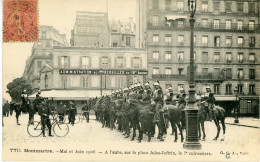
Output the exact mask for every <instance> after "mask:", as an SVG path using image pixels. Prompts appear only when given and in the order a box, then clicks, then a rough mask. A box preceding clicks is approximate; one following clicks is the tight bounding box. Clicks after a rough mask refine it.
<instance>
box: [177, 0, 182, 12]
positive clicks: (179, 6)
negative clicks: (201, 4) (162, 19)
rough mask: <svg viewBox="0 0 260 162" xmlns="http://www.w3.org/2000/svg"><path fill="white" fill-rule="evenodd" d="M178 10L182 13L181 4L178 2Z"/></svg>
mask: <svg viewBox="0 0 260 162" xmlns="http://www.w3.org/2000/svg"><path fill="white" fill-rule="evenodd" d="M178 10H179V11H182V10H183V2H180V1H179V2H178Z"/></svg>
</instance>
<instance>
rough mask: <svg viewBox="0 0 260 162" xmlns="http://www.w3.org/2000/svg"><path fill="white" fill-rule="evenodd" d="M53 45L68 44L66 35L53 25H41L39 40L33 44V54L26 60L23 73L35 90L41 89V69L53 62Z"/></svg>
mask: <svg viewBox="0 0 260 162" xmlns="http://www.w3.org/2000/svg"><path fill="white" fill-rule="evenodd" d="M53 46H68V43H67V40H66V35H65V34H60V33H59V32H58V31H57V30H56V29H54V28H53V27H52V26H40V27H39V37H38V42H35V43H34V44H33V47H32V54H31V56H30V57H29V58H28V59H27V60H26V66H25V70H24V73H23V78H24V79H25V80H27V81H28V82H29V83H30V84H31V85H32V88H33V92H36V91H38V90H39V86H40V75H39V74H40V73H39V70H40V69H41V68H42V67H43V65H45V64H49V65H51V64H52V61H51V55H52V51H53Z"/></svg>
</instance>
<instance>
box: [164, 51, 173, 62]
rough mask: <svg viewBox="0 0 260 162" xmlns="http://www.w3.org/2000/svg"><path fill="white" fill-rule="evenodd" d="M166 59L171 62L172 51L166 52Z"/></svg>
mask: <svg viewBox="0 0 260 162" xmlns="http://www.w3.org/2000/svg"><path fill="white" fill-rule="evenodd" d="M165 59H166V61H170V60H171V59H172V52H171V51H166V52H165Z"/></svg>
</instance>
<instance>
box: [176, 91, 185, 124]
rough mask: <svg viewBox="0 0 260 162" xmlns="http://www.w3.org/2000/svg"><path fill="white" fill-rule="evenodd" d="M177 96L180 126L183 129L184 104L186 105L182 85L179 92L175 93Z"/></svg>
mask: <svg viewBox="0 0 260 162" xmlns="http://www.w3.org/2000/svg"><path fill="white" fill-rule="evenodd" d="M177 98H178V99H179V101H178V108H179V110H181V123H182V128H183V129H185V126H186V123H185V111H184V108H185V105H186V93H185V91H184V89H183V87H181V88H180V92H179V94H178V95H177Z"/></svg>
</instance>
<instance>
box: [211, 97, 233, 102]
mask: <svg viewBox="0 0 260 162" xmlns="http://www.w3.org/2000/svg"><path fill="white" fill-rule="evenodd" d="M215 99H216V101H236V96H215Z"/></svg>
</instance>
